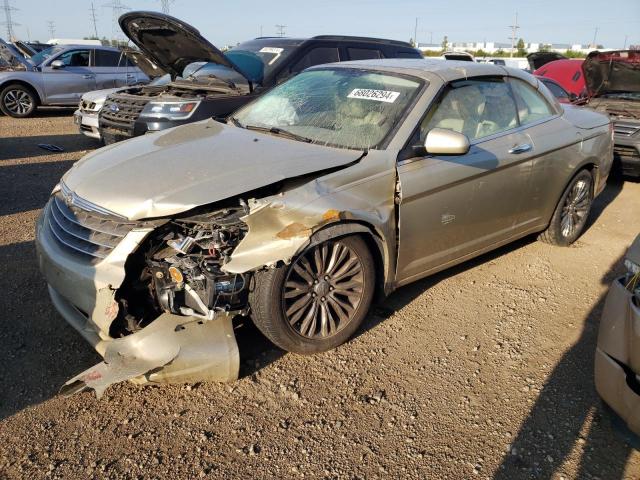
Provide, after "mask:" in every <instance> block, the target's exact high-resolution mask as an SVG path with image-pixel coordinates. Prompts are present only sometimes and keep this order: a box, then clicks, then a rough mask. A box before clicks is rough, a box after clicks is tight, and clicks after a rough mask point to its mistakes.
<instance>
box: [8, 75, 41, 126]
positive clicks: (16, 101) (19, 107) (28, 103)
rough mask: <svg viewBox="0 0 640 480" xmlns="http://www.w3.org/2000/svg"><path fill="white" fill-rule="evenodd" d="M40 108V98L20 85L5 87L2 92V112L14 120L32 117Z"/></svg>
mask: <svg viewBox="0 0 640 480" xmlns="http://www.w3.org/2000/svg"><path fill="white" fill-rule="evenodd" d="M37 106H38V97H37V95H36V94H35V93H34V92H33V90H31V89H30V88H29V87H25V86H24V85H20V84H18V83H14V84H11V85H9V86H7V87H5V88H4V89H3V90H2V92H0V110H2V113H4V114H5V115H9V116H10V117H14V118H24V117H28V116H29V115H31V114H32V113H33V112H34V110H35V109H36V107H37Z"/></svg>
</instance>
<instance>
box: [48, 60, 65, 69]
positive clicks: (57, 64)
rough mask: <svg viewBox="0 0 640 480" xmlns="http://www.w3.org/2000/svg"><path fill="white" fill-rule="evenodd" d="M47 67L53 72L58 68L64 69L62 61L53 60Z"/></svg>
mask: <svg viewBox="0 0 640 480" xmlns="http://www.w3.org/2000/svg"><path fill="white" fill-rule="evenodd" d="M49 66H50V67H51V68H53V69H54V70H58V69H60V68H64V63H62V60H54V61H53V62H51V63H50V64H49Z"/></svg>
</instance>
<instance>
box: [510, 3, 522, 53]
mask: <svg viewBox="0 0 640 480" xmlns="http://www.w3.org/2000/svg"><path fill="white" fill-rule="evenodd" d="M509 28H510V29H511V37H509V38H511V51H510V52H509V56H510V57H513V49H514V47H515V45H516V41H517V40H518V37H517V33H518V29H519V28H520V25H518V12H516V21H515V22H513V25H509Z"/></svg>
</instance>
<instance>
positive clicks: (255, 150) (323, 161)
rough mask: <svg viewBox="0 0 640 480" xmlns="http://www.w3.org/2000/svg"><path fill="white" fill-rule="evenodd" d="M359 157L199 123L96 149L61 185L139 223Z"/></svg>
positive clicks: (354, 152)
mask: <svg viewBox="0 0 640 480" xmlns="http://www.w3.org/2000/svg"><path fill="white" fill-rule="evenodd" d="M362 156H363V152H362V151H358V150H345V149H338V148H331V147H324V146H320V145H312V144H308V143H304V142H299V141H295V140H289V139H286V138H280V137H276V136H273V135H268V134H261V133H257V132H254V131H250V130H246V129H243V128H238V127H234V126H230V125H225V124H222V123H219V122H216V121H215V120H205V121H202V122H196V123H192V124H188V125H184V126H181V127H176V128H173V129H170V130H167V131H165V132H159V133H155V134H151V135H144V136H141V137H137V138H134V139H131V140H128V141H125V142H120V143H117V144H114V145H110V146H108V147H105V148H101V149H100V150H97V151H95V152H93V153H91V154H89V155H87V156H85V157H84V158H83V159H81V160H80V161H78V162H76V163H75V164H74V166H73V167H72V168H71V169H70V170H69V171H68V172H67V173H66V174H65V175H64V177H63V182H64V183H65V185H66V186H67V187H68V188H69V189H70V190H71V191H73V192H74V193H75V194H76V195H78V196H79V197H81V198H82V199H84V200H86V201H89V202H91V203H93V204H95V205H97V206H99V207H102V208H103V209H107V210H109V211H111V212H113V213H115V214H117V215H120V216H122V217H126V218H128V219H129V220H140V219H144V218H155V217H165V216H170V215H175V214H178V213H182V212H185V211H187V210H191V209H192V208H195V207H198V206H201V205H206V204H210V203H213V202H217V201H219V200H224V199H227V198H230V197H233V196H235V195H239V194H242V193H246V192H249V191H251V190H255V189H257V188H260V187H263V186H267V185H271V184H274V183H277V182H279V181H282V180H285V179H287V178H294V177H299V176H301V175H307V174H311V173H315V172H320V171H323V170H327V169H331V168H336V167H341V166H347V165H349V164H351V163H353V162H356V161H357V160H358V159H360V158H361V157H362Z"/></svg>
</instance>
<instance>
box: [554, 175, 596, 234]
mask: <svg viewBox="0 0 640 480" xmlns="http://www.w3.org/2000/svg"><path fill="white" fill-rule="evenodd" d="M590 208H591V182H589V181H588V180H586V179H580V180H578V181H577V182H576V183H575V184H574V185H573V187H572V188H571V190H570V191H569V195H567V198H566V200H565V202H564V205H563V207H562V213H561V216H560V232H561V233H562V236H563V237H565V238H569V237H571V236H572V235H573V234H574V233H575V232H576V231H577V230H578V229H580V228H582V225H583V224H584V222H585V221H586V219H587V214H588V213H589V209H590Z"/></svg>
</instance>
